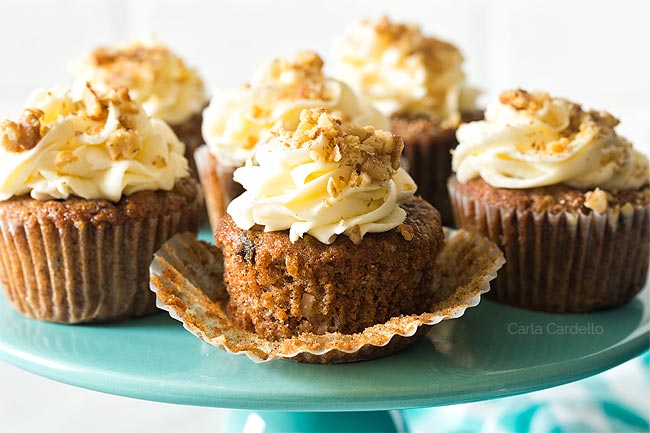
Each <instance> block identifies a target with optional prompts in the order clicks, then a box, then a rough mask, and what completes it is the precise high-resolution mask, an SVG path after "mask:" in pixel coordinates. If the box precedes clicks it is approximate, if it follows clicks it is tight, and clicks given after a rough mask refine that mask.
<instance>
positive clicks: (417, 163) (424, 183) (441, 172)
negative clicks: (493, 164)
mask: <svg viewBox="0 0 650 433" xmlns="http://www.w3.org/2000/svg"><path fill="white" fill-rule="evenodd" d="M456 144H458V142H457V141H456V130H455V129H445V130H441V131H439V132H438V133H437V134H435V135H433V136H430V137H419V138H417V139H409V140H408V141H406V142H405V146H404V157H405V159H406V164H405V165H406V166H407V167H408V172H409V174H410V175H411V176H412V177H413V180H415V183H416V184H417V185H418V194H419V195H420V196H422V198H424V199H425V200H426V201H428V202H429V203H431V204H432V205H434V206H435V208H436V209H438V212H440V216H441V217H442V223H443V224H445V225H449V224H451V223H452V222H453V213H452V210H451V203H450V201H449V194H448V193H447V178H448V177H449V176H450V175H451V150H452V149H453V148H455V147H456Z"/></svg>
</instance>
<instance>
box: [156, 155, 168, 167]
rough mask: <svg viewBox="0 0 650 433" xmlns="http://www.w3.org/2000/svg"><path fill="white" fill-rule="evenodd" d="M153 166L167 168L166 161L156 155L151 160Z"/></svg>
mask: <svg viewBox="0 0 650 433" xmlns="http://www.w3.org/2000/svg"><path fill="white" fill-rule="evenodd" d="M153 166H154V167H156V168H165V167H167V160H166V159H165V157H164V156H162V155H156V157H155V158H154V159H153Z"/></svg>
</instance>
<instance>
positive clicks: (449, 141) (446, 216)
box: [391, 110, 483, 225]
mask: <svg viewBox="0 0 650 433" xmlns="http://www.w3.org/2000/svg"><path fill="white" fill-rule="evenodd" d="M461 115H462V121H463V122H471V121H475V120H481V119H482V118H483V111H481V110H471V111H466V112H463V113H461ZM391 129H392V132H393V133H395V134H398V135H401V136H402V138H403V139H404V152H403V158H402V160H403V166H404V168H405V170H406V171H408V172H409V174H410V175H411V176H412V177H413V180H415V183H416V185H417V186H418V194H419V195H420V196H422V198H424V199H425V200H426V201H428V202H429V203H431V204H432V205H434V206H435V208H436V209H438V212H440V216H441V217H442V223H443V224H444V225H452V224H453V222H454V219H453V211H452V208H451V201H450V199H449V193H448V191H447V179H448V178H449V176H451V173H452V172H451V151H452V150H453V149H454V148H455V147H456V146H457V145H458V141H457V140H456V128H452V127H442V126H441V125H440V124H439V123H437V122H435V121H433V120H429V119H426V118H418V117H416V118H413V119H409V118H408V117H401V116H396V117H394V118H393V119H392V128H391Z"/></svg>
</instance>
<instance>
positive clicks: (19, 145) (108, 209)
mask: <svg viewBox="0 0 650 433" xmlns="http://www.w3.org/2000/svg"><path fill="white" fill-rule="evenodd" d="M26 107H27V108H25V110H24V111H23V112H22V114H21V115H20V117H19V118H18V120H17V121H11V120H6V121H4V122H1V123H0V168H1V169H0V281H2V287H3V288H4V290H5V292H6V294H7V297H8V298H9V301H10V302H11V304H12V305H13V307H14V308H16V309H17V310H18V311H20V312H21V313H23V314H25V315H27V316H29V317H33V318H36V319H41V320H47V321H54V322H62V323H82V322H96V321H107V320H116V319H121V318H127V317H132V316H140V315H144V314H148V313H152V312H154V311H156V309H155V302H154V297H153V296H152V294H151V292H150V291H149V289H148V285H149V283H148V267H149V263H150V262H151V260H152V258H153V253H154V251H156V250H157V249H158V248H159V247H160V245H161V244H162V243H163V242H165V241H166V240H167V239H168V238H169V237H171V236H173V235H174V234H176V233H179V232H185V231H194V232H196V231H197V230H198V226H199V222H200V217H201V211H202V206H203V199H202V195H201V192H200V187H199V184H198V182H197V181H195V180H194V179H192V178H191V177H188V176H189V169H188V163H187V160H186V159H185V157H184V156H183V152H184V146H183V144H182V143H181V142H180V141H179V140H178V138H177V137H176V135H175V134H174V132H173V131H172V130H171V128H170V127H169V126H168V125H167V124H166V123H165V122H163V121H162V120H158V119H153V118H149V117H148V116H147V114H146V113H145V112H144V110H143V108H142V107H141V106H140V105H139V104H138V103H137V102H135V101H132V100H131V98H130V96H129V93H128V92H127V90H126V89H124V88H116V89H112V90H109V91H107V92H103V91H98V90H95V89H94V88H92V87H90V85H87V86H86V87H84V88H83V89H79V92H78V93H76V92H73V91H71V90H69V89H68V88H66V87H55V88H53V89H51V90H49V91H46V90H41V91H37V92H35V93H34V94H33V95H32V96H31V98H30V99H29V100H28V101H27V103H26Z"/></svg>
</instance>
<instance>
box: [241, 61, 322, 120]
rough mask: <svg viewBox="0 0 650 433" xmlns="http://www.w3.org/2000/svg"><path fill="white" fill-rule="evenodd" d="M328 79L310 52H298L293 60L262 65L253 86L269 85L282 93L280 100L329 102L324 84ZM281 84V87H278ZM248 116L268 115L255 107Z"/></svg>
mask: <svg viewBox="0 0 650 433" xmlns="http://www.w3.org/2000/svg"><path fill="white" fill-rule="evenodd" d="M326 80H327V77H326V76H325V74H323V60H322V59H321V58H320V56H319V55H318V54H316V53H315V52H313V51H301V52H299V53H297V54H296V55H295V57H294V58H293V60H287V59H281V58H278V59H274V60H273V61H271V62H268V63H266V64H263V65H262V66H260V68H259V69H258V70H257V71H256V78H255V80H254V81H255V83H254V85H262V86H265V85H271V86H275V88H276V89H280V90H281V92H280V93H279V94H278V95H277V97H278V98H279V99H283V100H295V99H311V100H318V99H320V100H323V101H329V100H331V99H332V98H333V95H331V94H330V90H329V88H328V87H327V86H326V85H325V83H326ZM278 83H281V86H279V87H278V86H277V84H278ZM251 114H252V115H253V116H255V117H264V116H266V115H268V110H264V109H262V108H261V107H259V106H257V105H255V106H253V107H252V110H251Z"/></svg>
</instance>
